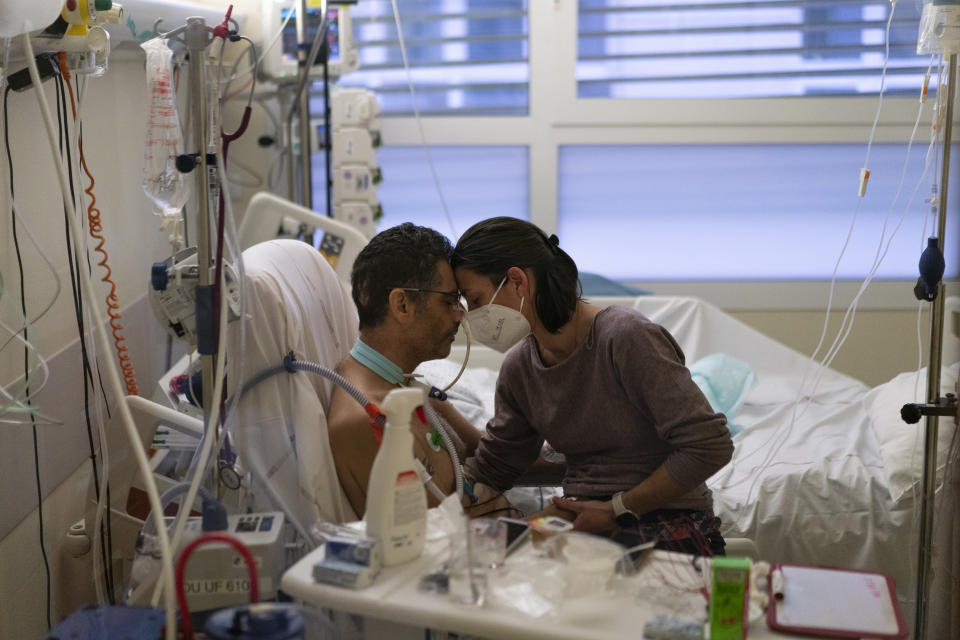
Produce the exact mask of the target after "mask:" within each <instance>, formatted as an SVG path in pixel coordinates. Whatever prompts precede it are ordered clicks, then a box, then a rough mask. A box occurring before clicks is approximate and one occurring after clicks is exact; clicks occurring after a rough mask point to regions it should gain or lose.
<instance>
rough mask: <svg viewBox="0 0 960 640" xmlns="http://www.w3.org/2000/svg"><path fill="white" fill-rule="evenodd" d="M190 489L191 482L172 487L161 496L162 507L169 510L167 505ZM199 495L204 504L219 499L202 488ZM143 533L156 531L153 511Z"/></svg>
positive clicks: (148, 517)
mask: <svg viewBox="0 0 960 640" xmlns="http://www.w3.org/2000/svg"><path fill="white" fill-rule="evenodd" d="M188 489H190V483H189V482H181V483H180V484H176V485H174V486H172V487H170V488H169V489H167V491H166V492H164V494H163V495H162V496H160V505H161V506H162V507H163V508H164V509H166V508H167V505H169V504H170V503H171V502H173V501H174V500H176V499H177V498H179V497H180V496H182V495H183V494H185V493H186V492H187V490H188ZM197 495H199V496H200V498H202V499H203V500H204V502H206V501H208V500H216V499H217V498H216V497H215V496H214V495H213V494H212V493H210V492H209V491H207V490H206V489H204V488H203V487H202V486H201V487H198V488H197ZM180 508H181V509H188V510H189V509H191V508H193V506H192V505H180ZM142 531H143V533H144V534H151V533H153V531H154V524H153V511H151V512H150V514H149V515H148V516H147V519H146V520H144V521H143V528H142Z"/></svg>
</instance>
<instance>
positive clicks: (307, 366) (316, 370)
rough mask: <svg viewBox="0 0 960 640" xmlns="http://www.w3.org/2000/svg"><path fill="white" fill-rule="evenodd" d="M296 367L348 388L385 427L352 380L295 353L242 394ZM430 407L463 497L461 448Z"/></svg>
mask: <svg viewBox="0 0 960 640" xmlns="http://www.w3.org/2000/svg"><path fill="white" fill-rule="evenodd" d="M291 369H292V370H296V371H308V372H310V373H313V374H315V375H318V376H321V377H324V378H326V379H327V380H330V381H331V382H333V383H334V384H336V385H339V386H340V387H341V388H342V389H343V390H344V391H346V392H347V393H348V394H349V395H350V397H351V398H353V399H354V400H356V401H357V402H359V403H360V406H362V407H363V408H364V409H366V410H367V415H369V416H370V417H371V420H373V421H374V422H376V423H377V424H378V425H379V426H380V428H381V429H383V425H384V423H385V421H386V417H385V416H384V415H383V413H382V412H381V411H380V410H379V409H378V408H377V407H376V405H373V404H371V403H370V401H369V400H367V397H366V396H365V395H363V393H362V392H361V391H360V390H359V389H357V388H356V387H355V386H353V385H352V384H350V382H349V381H348V380H347V379H346V378H344V377H343V376H341V375H340V374H339V373H337V372H336V371H334V370H333V369H329V368H327V367H324V366H323V365H320V364H317V363H316V362H310V361H308V360H295V359H294V358H293V356H292V354H291V355H287V356H286V357H284V359H283V366H282V367H274V368H271V369H266V370H264V371H261V372H260V373H258V374H257V375H255V376H254V377H253V378H252V379H251V380H250V381H249V382H247V383H246V384H245V385H243V391H242V393H246V392H247V391H249V390H250V389H251V388H253V386H254V385H256V384H257V383H259V382H262V381H263V380H266V379H267V378H269V377H270V376H272V375H274V374H276V373H280V372H281V371H284V370H291ZM424 407H425V409H426V414H427V418H428V420H429V422H430V424H432V425H433V426H435V427H437V431H438V432H439V433H440V437H441V438H442V439H443V444H444V446H445V447H446V448H447V453H448V454H450V463H451V464H452V465H453V474H454V478H455V483H456V484H455V488H456V491H457V496H458V497H463V466H462V465H461V464H460V459H459V458H457V449H456V448H455V447H454V446H453V439H452V438H451V437H450V433H449V432H448V429H450V426H449V425H448V424H447V423H446V421H445V420H444V419H443V418H441V417H440V415H439V414H438V413H437V412H436V411H435V410H434V408H433V407H432V406H431V405H430V403H429V402H427V403H425V404H424Z"/></svg>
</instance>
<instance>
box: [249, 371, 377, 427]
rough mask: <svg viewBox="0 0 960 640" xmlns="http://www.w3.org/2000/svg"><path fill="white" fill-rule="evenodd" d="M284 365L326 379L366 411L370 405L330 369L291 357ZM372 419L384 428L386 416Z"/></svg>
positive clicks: (350, 385) (357, 390) (358, 391)
mask: <svg viewBox="0 0 960 640" xmlns="http://www.w3.org/2000/svg"><path fill="white" fill-rule="evenodd" d="M283 364H284V369H286V367H289V368H290V369H294V370H296V371H309V372H310V373H313V374H315V375H318V376H321V377H323V378H326V379H327V380H329V381H331V382H333V383H334V384H336V385H339V386H340V387H341V388H342V389H343V390H344V391H346V392H347V393H348V394H350V397H351V398H353V399H354V400H356V401H357V402H359V403H360V406H361V407H364V408H365V409H366V408H367V407H368V406H369V405H370V401H369V400H367V397H366V396H365V395H363V393H361V392H360V390H359V389H357V388H356V387H355V386H353V385H352V384H350V382H349V381H348V380H347V379H346V378H344V377H343V376H342V375H340V374H339V373H337V372H336V371H334V370H333V369H328V368H327V367H324V366H323V365H320V364H317V363H316V362H310V361H309V360H295V359H294V358H293V357H292V356H290V355H288V356H286V357H285V358H284V359H283ZM256 377H257V378H260V375H257V376H256ZM261 379H263V378H261ZM246 390H247V389H246V385H244V391H246ZM377 411H378V412H379V409H377ZM367 413H368V414H369V413H370V409H367ZM371 418H372V419H373V420H374V421H375V422H377V424H379V425H380V427H381V428H383V425H384V423H385V422H386V416H384V415H383V414H382V413H381V414H380V415H379V416H377V417H373V416H371Z"/></svg>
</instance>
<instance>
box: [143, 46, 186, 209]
mask: <svg viewBox="0 0 960 640" xmlns="http://www.w3.org/2000/svg"><path fill="white" fill-rule="evenodd" d="M140 48H141V49H143V50H144V52H146V54H147V91H148V93H149V100H150V110H149V119H148V120H147V140H146V145H145V149H144V153H143V168H142V171H141V178H142V183H143V190H144V192H145V193H146V194H147V197H149V198H150V199H151V200H153V202H154V203H155V204H156V205H157V207H158V208H159V209H160V211H161V213H169V212H174V211H179V210H180V209H182V208H183V205H185V204H186V203H187V200H188V199H189V198H190V182H189V180H188V179H187V175H186V174H183V173H180V171H178V170H177V167H176V160H177V156H179V155H181V154H182V153H183V136H182V135H181V132H180V119H179V117H178V116H177V102H176V92H175V91H174V87H173V52H172V51H171V50H170V48H169V47H168V46H167V43H166V41H165V40H164V39H163V38H154V39H153V40H148V41H146V42H144V43H143V44H141V45H140Z"/></svg>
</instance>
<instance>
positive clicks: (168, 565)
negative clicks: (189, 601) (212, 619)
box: [23, 33, 177, 640]
mask: <svg viewBox="0 0 960 640" xmlns="http://www.w3.org/2000/svg"><path fill="white" fill-rule="evenodd" d="M23 47H24V50H25V53H26V56H27V67H28V68H29V69H30V79H31V80H32V82H33V89H34V94H35V95H36V96H37V105H38V106H39V109H40V115H41V117H42V118H43V124H44V128H45V129H46V132H47V142H48V143H49V145H50V153H51V155H52V156H53V163H54V165H55V166H56V168H57V177H58V179H59V181H60V190H61V191H62V193H63V201H64V206H65V207H66V209H67V217H68V219H69V222H70V225H69V229H70V238H71V241H72V242H73V247H74V251H75V252H77V253H78V254H80V253H81V250H82V249H83V247H84V244H85V243H84V242H83V236H82V233H81V231H82V230H81V229H80V225H79V223H78V222H77V219H76V212H75V210H74V207H73V202H72V201H71V199H70V188H69V182H68V180H67V175H66V170H65V169H64V167H63V162H61V161H60V157H59V154H58V152H57V140H56V133H55V131H54V126H53V116H51V115H50V106H49V104H48V103H47V97H46V94H45V93H44V91H43V84H42V82H41V80H40V72H39V70H38V69H37V63H36V60H35V59H34V54H33V44H32V43H31V42H30V34H27V33H25V34H23ZM79 271H80V279H81V281H82V282H83V286H84V287H86V289H87V291H88V295H91V296H92V295H93V294H92V292H93V283H92V282H91V279H90V274H89V273H88V272H87V270H86V269H79ZM90 302H91V304H90V307H91V309H92V311H93V315H94V319H95V320H94V325H96V331H97V337H98V338H99V339H100V342H101V345H102V347H103V349H104V350H105V351H107V352H109V350H110V340H109V339H108V338H107V333H106V330H105V329H104V326H105V324H106V323H105V321H104V318H103V316H102V314H101V313H100V309H99V306H98V305H97V304H96V303H95V302H94V301H93V300H91V301H90ZM109 360H110V364H109V366H108V367H107V379H108V380H109V382H110V387H111V389H112V390H113V393H114V397H115V398H116V400H117V406H118V407H119V408H120V415H121V417H122V422H123V426H124V428H125V429H126V433H127V437H128V438H129V440H130V448H131V449H132V450H133V454H134V457H135V458H136V461H137V465H138V467H139V468H140V473H141V476H142V478H143V482H144V486H145V489H146V492H147V497H148V498H149V500H150V508H151V509H152V510H153V511H154V514H155V517H157V518H158V519H159V518H162V517H163V509H162V508H161V506H160V495H159V493H157V485H156V482H155V481H154V479H153V472H152V471H151V469H150V461H149V460H147V454H146V452H145V451H144V449H143V446H142V444H141V443H140V436H139V434H138V433H137V428H136V426H135V424H134V421H133V415H132V414H131V412H130V407H128V406H127V403H126V400H125V399H124V395H125V392H124V389H123V385H122V383H121V382H120V374H119V372H118V371H117V364H116V362H114V360H113V359H112V358H110V359H109ZM161 529H162V528H161ZM158 534H159V535H158V540H159V542H160V554H161V557H162V563H163V564H162V567H163V579H164V582H165V583H166V585H167V594H166V596H167V597H166V599H165V605H166V640H176V637H177V618H176V613H177V606H176V599H175V597H174V596H175V594H174V581H173V554H172V552H171V550H170V539H169V538H168V536H167V535H166V531H159V532H158Z"/></svg>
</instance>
